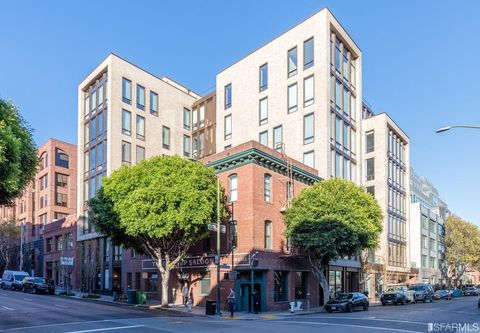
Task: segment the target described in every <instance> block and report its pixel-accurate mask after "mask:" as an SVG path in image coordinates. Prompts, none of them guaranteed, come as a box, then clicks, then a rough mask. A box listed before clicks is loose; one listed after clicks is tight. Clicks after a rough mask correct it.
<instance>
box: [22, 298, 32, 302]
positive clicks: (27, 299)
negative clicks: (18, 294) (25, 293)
mask: <svg viewBox="0 0 480 333" xmlns="http://www.w3.org/2000/svg"><path fill="white" fill-rule="evenodd" d="M23 300H24V301H31V300H32V299H31V298H26V297H24V298H23Z"/></svg>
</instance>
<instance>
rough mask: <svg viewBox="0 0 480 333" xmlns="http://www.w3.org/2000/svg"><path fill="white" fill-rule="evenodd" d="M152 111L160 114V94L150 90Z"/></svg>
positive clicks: (154, 113)
mask: <svg viewBox="0 0 480 333" xmlns="http://www.w3.org/2000/svg"><path fill="white" fill-rule="evenodd" d="M150 113H151V114H153V115H155V116H156V115H158V94H157V93H155V92H153V91H150Z"/></svg>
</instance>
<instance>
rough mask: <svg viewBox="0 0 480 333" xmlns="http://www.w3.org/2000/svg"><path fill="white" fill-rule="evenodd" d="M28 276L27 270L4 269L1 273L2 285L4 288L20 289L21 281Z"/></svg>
mask: <svg viewBox="0 0 480 333" xmlns="http://www.w3.org/2000/svg"><path fill="white" fill-rule="evenodd" d="M28 276H30V275H29V274H28V273H27V272H21V271H4V272H3V275H2V283H3V285H2V287H3V288H4V289H11V290H22V281H23V279H24V278H25V277H28Z"/></svg>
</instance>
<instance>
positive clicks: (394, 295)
mask: <svg viewBox="0 0 480 333" xmlns="http://www.w3.org/2000/svg"><path fill="white" fill-rule="evenodd" d="M380 301H381V302H382V305H387V304H389V303H391V304H395V305H397V304H402V305H404V304H405V303H406V302H407V297H406V296H405V294H404V293H403V292H402V291H400V290H398V289H396V288H388V289H387V291H386V292H384V293H383V294H382V295H381V296H380Z"/></svg>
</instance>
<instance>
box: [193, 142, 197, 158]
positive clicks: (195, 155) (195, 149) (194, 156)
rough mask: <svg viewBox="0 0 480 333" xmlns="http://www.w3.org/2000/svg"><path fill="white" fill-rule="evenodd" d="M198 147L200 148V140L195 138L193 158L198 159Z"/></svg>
mask: <svg viewBox="0 0 480 333" xmlns="http://www.w3.org/2000/svg"><path fill="white" fill-rule="evenodd" d="M197 146H198V139H197V138H193V142H192V157H193V158H197V156H198V155H197Z"/></svg>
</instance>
